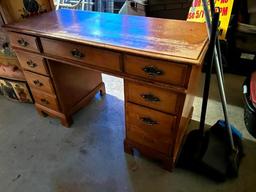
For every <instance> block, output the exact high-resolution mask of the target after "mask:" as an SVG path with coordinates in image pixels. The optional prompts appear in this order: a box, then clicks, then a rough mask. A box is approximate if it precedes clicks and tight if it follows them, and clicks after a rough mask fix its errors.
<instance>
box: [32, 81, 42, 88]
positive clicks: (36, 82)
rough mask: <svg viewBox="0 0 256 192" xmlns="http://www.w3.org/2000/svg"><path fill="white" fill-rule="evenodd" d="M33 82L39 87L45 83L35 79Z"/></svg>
mask: <svg viewBox="0 0 256 192" xmlns="http://www.w3.org/2000/svg"><path fill="white" fill-rule="evenodd" d="M33 83H34V84H35V85H36V86H38V87H42V86H43V85H44V84H43V83H41V82H40V81H39V80H35V81H33Z"/></svg>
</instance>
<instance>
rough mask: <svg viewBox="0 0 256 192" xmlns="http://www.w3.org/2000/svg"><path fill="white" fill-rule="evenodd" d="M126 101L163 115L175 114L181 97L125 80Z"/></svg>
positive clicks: (177, 94)
mask: <svg viewBox="0 0 256 192" xmlns="http://www.w3.org/2000/svg"><path fill="white" fill-rule="evenodd" d="M125 94H126V99H127V101H130V102H133V103H136V104H140V105H143V106H146V107H150V108H153V109H156V110H159V111H163V112H165V113H171V114H177V113H178V110H179V107H180V105H181V102H182V98H183V97H182V95H181V94H179V93H176V92H173V91H169V90H166V89H161V88H158V87H154V86H148V85H143V84H140V83H137V82H136V83H135V82H132V81H128V80H125Z"/></svg>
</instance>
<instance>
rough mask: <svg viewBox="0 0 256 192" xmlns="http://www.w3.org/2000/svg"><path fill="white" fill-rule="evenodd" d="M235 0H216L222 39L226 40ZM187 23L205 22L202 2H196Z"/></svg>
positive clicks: (197, 0)
mask: <svg viewBox="0 0 256 192" xmlns="http://www.w3.org/2000/svg"><path fill="white" fill-rule="evenodd" d="M233 3H234V0H215V7H216V8H219V10H220V25H219V31H220V36H219V38H220V39H225V38H226V33H227V30H228V25H229V20H230V16H231V12H232V7H233ZM208 6H209V7H208V8H209V10H210V3H209V1H208ZM187 21H195V22H205V17H204V9H203V4H202V0H194V1H193V3H192V6H191V7H190V10H189V13H188V18H187Z"/></svg>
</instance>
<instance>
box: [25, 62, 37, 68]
mask: <svg viewBox="0 0 256 192" xmlns="http://www.w3.org/2000/svg"><path fill="white" fill-rule="evenodd" d="M27 65H28V66H29V67H31V68H35V67H37V64H36V63H34V62H33V61H32V60H29V61H27Z"/></svg>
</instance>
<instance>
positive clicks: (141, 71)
mask: <svg viewBox="0 0 256 192" xmlns="http://www.w3.org/2000/svg"><path fill="white" fill-rule="evenodd" d="M124 69H125V72H126V73H127V74H130V75H137V76H140V77H143V78H147V79H149V80H152V81H159V82H163V83H169V84H173V85H178V86H182V87H184V86H186V85H187V82H188V76H189V73H190V70H189V67H188V65H185V64H175V63H172V62H168V61H163V60H155V59H148V58H143V57H138V56H131V55H125V57H124Z"/></svg>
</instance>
